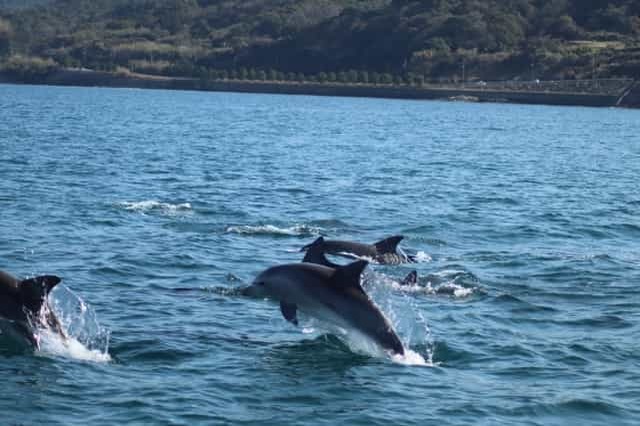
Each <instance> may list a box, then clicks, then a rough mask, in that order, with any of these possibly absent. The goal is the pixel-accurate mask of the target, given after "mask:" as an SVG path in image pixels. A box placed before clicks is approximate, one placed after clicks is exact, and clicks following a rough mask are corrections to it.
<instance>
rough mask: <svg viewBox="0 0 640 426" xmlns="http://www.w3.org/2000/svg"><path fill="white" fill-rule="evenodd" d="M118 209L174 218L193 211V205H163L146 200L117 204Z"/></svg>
mask: <svg viewBox="0 0 640 426" xmlns="http://www.w3.org/2000/svg"><path fill="white" fill-rule="evenodd" d="M116 205H117V206H118V207H121V208H123V209H125V210H128V211H133V212H138V213H152V212H157V213H159V214H164V215H167V216H174V215H177V214H180V213H185V212H189V211H191V210H192V206H191V203H178V204H171V203H163V202H160V201H156V200H145V201H138V202H131V201H122V202H119V203H116Z"/></svg>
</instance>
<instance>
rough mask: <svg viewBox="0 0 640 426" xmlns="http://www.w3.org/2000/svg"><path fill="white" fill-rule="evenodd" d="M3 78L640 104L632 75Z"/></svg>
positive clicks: (57, 73)
mask: <svg viewBox="0 0 640 426" xmlns="http://www.w3.org/2000/svg"><path fill="white" fill-rule="evenodd" d="M0 82H2V83H17V84H43V85H57V86H84V87H116V88H140V89H168V90H202V91H219V92H239V93H272V94H290V95H315V96H349V97H373V98H389V99H437V100H451V101H470V102H508V103H522V104H545V105H575V106H592V107H614V106H619V107H627V108H640V82H637V81H634V80H630V79H599V80H570V81H539V80H536V81H502V82H484V81H480V82H477V81H476V82H464V83H457V84H453V83H451V84H433V83H432V84H429V83H419V84H409V83H398V82H388V83H378V84H373V83H362V82H344V83H343V82H335V81H334V82H332V81H317V79H315V81H306V80H302V81H295V80H294V81H286V80H267V79H256V80H253V79H240V78H234V79H232V78H230V77H226V78H185V77H166V76H156V75H149V74H140V73H132V72H125V71H116V72H109V71H94V70H88V69H57V70H53V71H50V72H47V73H39V74H33V75H29V74H22V75H18V74H15V73H8V72H0Z"/></svg>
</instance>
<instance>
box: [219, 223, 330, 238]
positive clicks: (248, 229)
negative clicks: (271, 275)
mask: <svg viewBox="0 0 640 426" xmlns="http://www.w3.org/2000/svg"><path fill="white" fill-rule="evenodd" d="M225 231H226V232H228V233H233V234H249V235H291V236H317V235H320V232H321V231H322V229H321V228H318V227H315V226H309V225H294V226H290V227H287V228H280V227H278V226H275V225H242V226H229V227H227V229H226V230H225Z"/></svg>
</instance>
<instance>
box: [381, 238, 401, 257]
mask: <svg viewBox="0 0 640 426" xmlns="http://www.w3.org/2000/svg"><path fill="white" fill-rule="evenodd" d="M403 238H404V236H402V235H395V236H393V237H389V238H385V239H384V240H382V241H378V242H377V243H375V244H374V246H375V247H376V250H377V251H378V254H383V253H395V252H396V249H397V248H398V244H399V243H400V241H402V239H403Z"/></svg>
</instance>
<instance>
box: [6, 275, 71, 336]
mask: <svg viewBox="0 0 640 426" xmlns="http://www.w3.org/2000/svg"><path fill="white" fill-rule="evenodd" d="M60 281H62V280H61V279H60V278H58V277H56V276H54V275H43V276H40V277H34V278H28V279H24V280H18V279H16V278H14V277H13V276H11V275H9V274H7V273H6V272H3V271H0V318H3V319H5V320H8V321H10V322H11V323H12V324H13V327H14V328H15V329H16V330H17V331H18V333H19V334H20V335H21V336H23V337H24V338H25V339H26V340H27V341H28V342H29V343H31V344H32V345H33V346H35V347H38V338H37V333H36V330H35V327H38V326H45V327H50V328H51V329H52V330H54V331H56V332H57V333H58V334H60V335H61V336H63V337H65V338H66V335H65V333H64V330H63V329H62V325H61V324H60V321H59V320H58V318H56V316H55V315H54V313H53V312H52V311H51V309H48V306H46V305H47V303H48V300H47V297H48V295H49V293H50V292H51V290H53V288H54V287H55V286H56V285H58V284H59V283H60ZM44 307H46V308H47V309H45V310H44V311H43V308H44Z"/></svg>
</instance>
